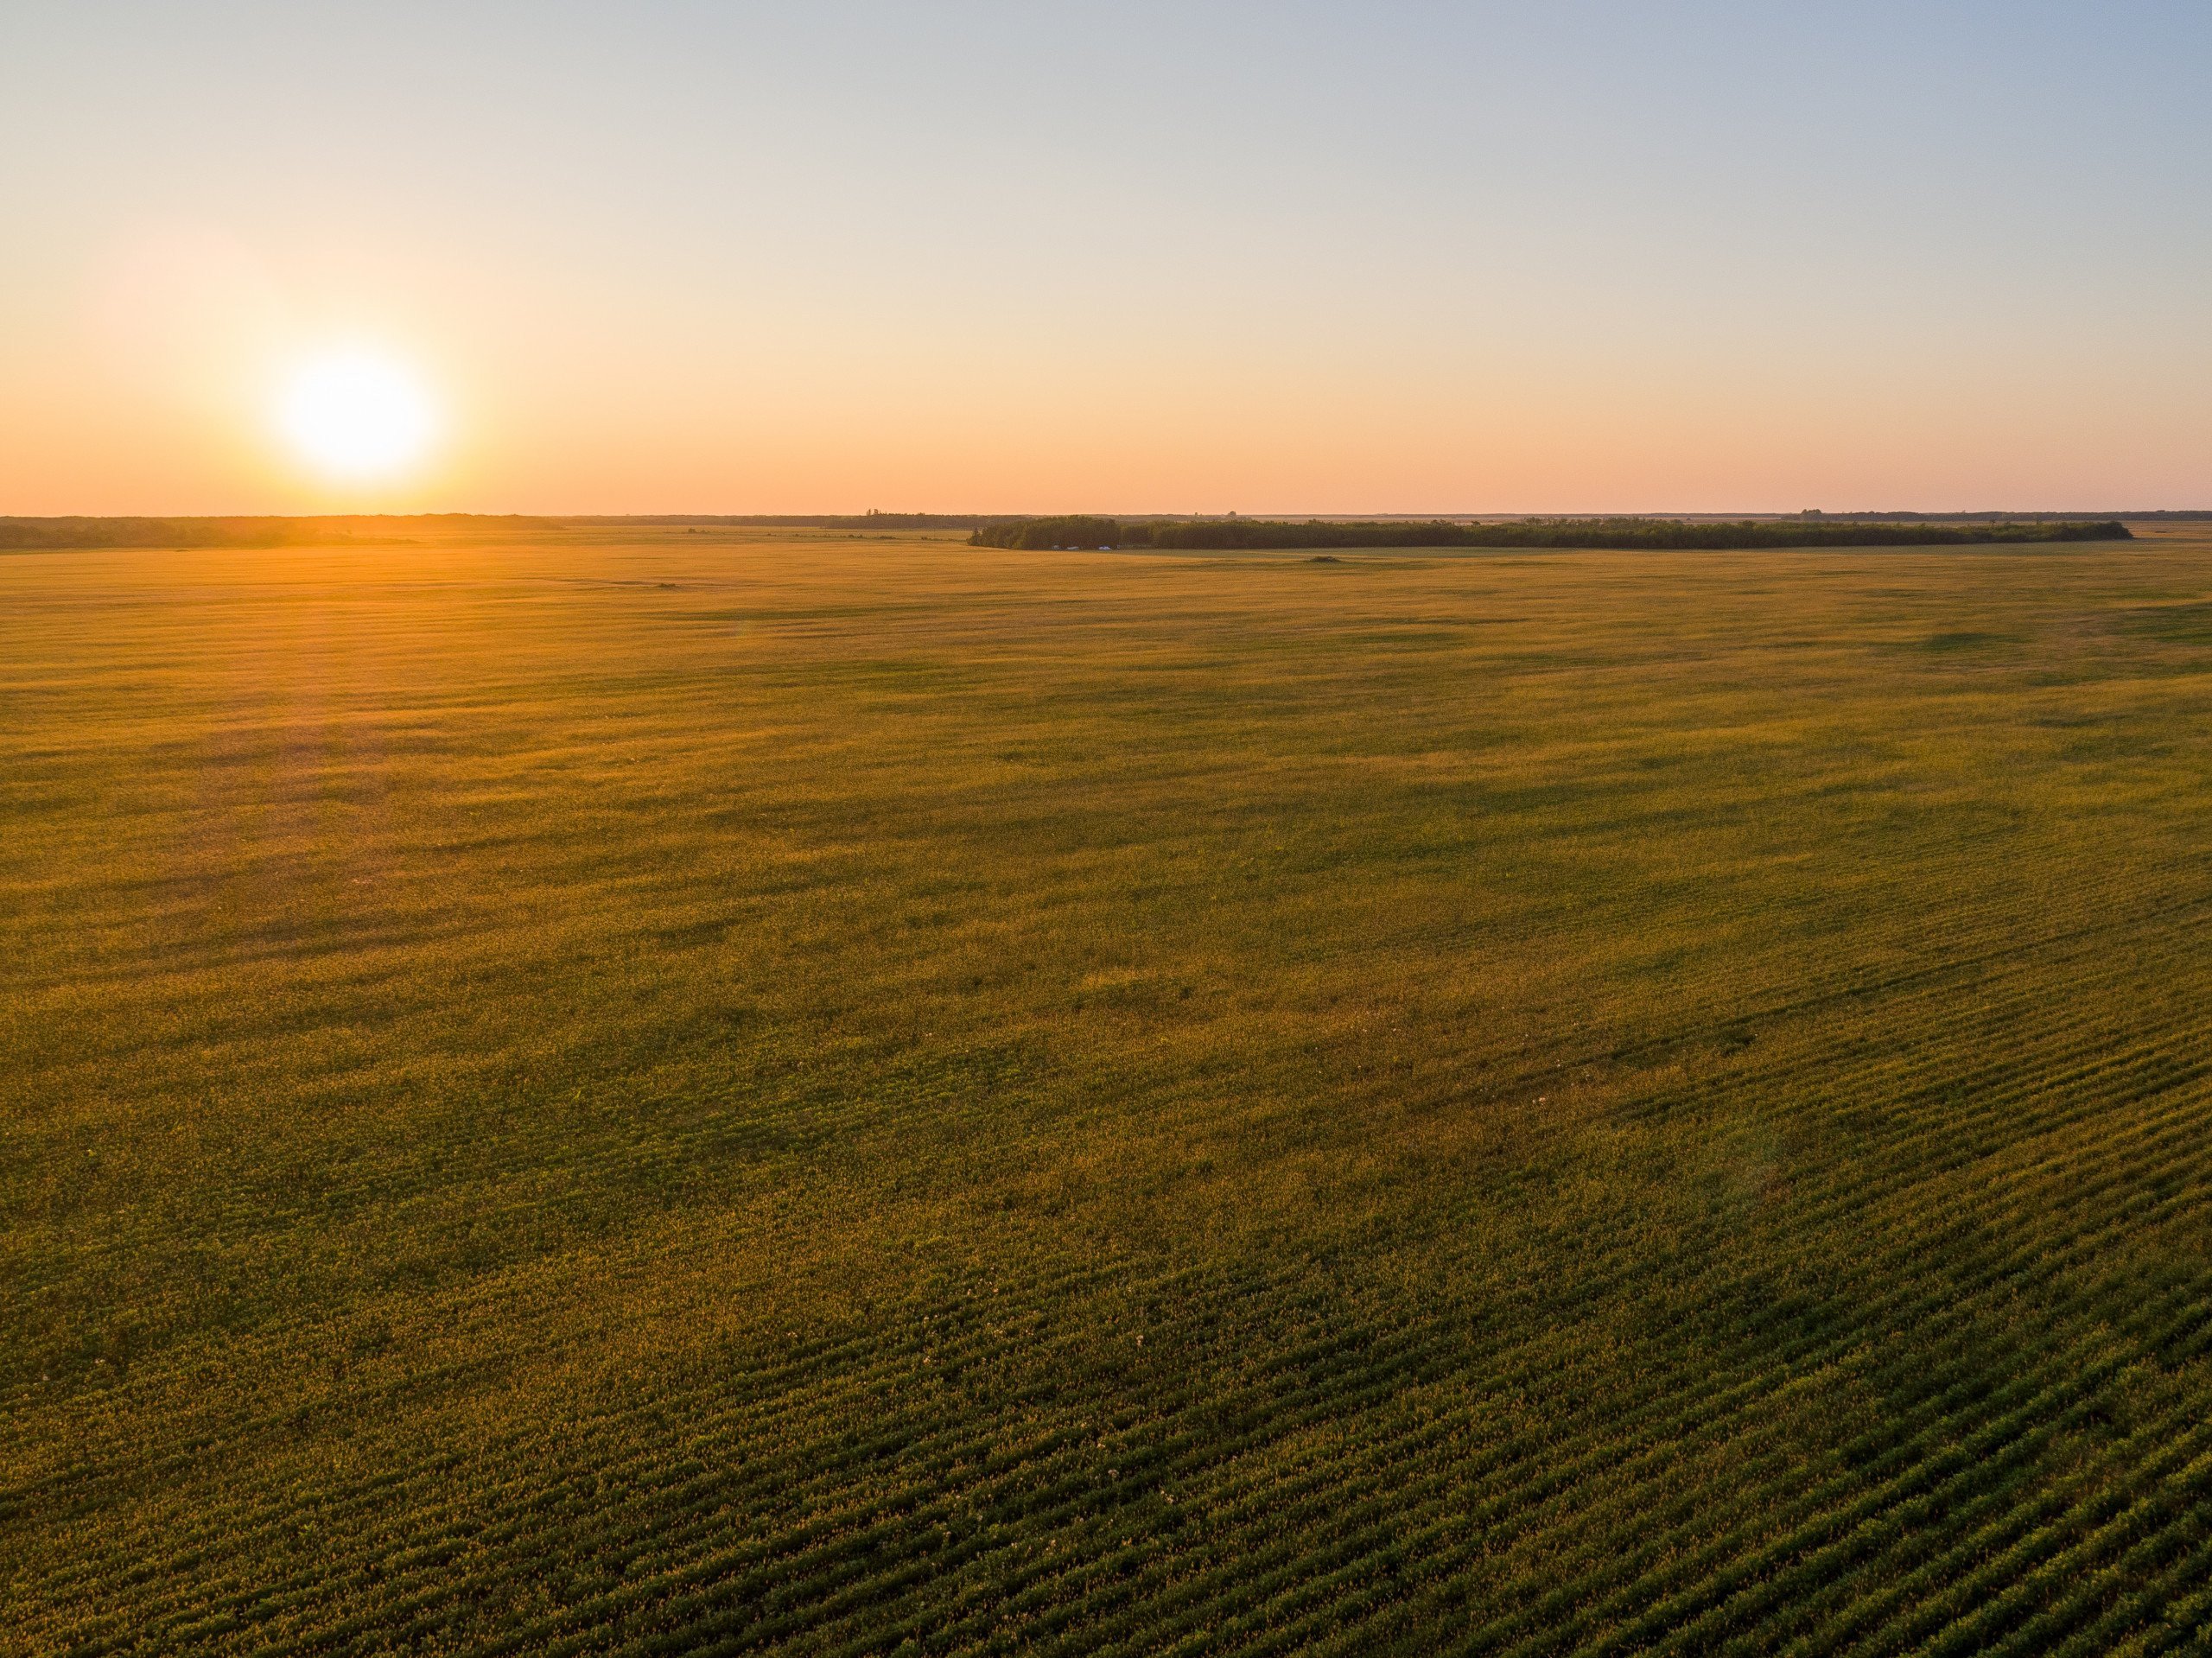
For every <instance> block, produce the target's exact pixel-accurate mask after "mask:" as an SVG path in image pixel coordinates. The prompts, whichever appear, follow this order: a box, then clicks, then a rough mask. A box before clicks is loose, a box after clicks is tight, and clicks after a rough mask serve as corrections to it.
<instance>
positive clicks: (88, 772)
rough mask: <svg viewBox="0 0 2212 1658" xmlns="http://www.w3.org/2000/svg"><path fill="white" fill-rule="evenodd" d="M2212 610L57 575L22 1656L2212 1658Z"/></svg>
mask: <svg viewBox="0 0 2212 1658" xmlns="http://www.w3.org/2000/svg"><path fill="white" fill-rule="evenodd" d="M2208 590H2212V540H2208V539H2206V538H2203V537H2198V536H2196V535H2195V534H2193V533H2190V532H2183V531H2162V532H2159V533H2157V534H2153V535H2150V536H2146V537H2145V538H2144V539H2141V540H2139V541H2136V542H2133V543H2120V544H2117V545H2087V544H2085V545H2082V546H2079V547H2069V548H2066V549H2061V550H2056V551H2054V550H2052V549H2024V550H2021V551H2017V552H2016V551H2012V550H2009V549H1989V548H1985V547H1978V548H1972V549H1959V550H1955V551H1952V550H1943V549H1930V550H1922V551H1910V550H1904V549H1873V550H1865V551H1853V550H1826V551H1821V552H1818V553H1807V552H1804V551H1789V552H1782V553H1763V552H1719V553H1714V552H1705V553H1684V554H1677V553H1664V552H1633V553H1575V552H1548V553H1547V554H1545V555H1544V556H1541V557H1540V558H1526V557H1521V558H1510V559H1509V558H1500V557H1492V556H1479V557H1478V556H1440V557H1434V558H1428V557H1422V556H1417V555H1407V554H1393V555H1391V556H1389V557H1387V558H1386V557H1378V556H1369V555H1367V554H1364V553H1356V554H1351V555H1347V556H1345V557H1344V559H1343V561H1342V565H1341V568H1338V569H1316V568H1314V567H1313V564H1312V563H1310V562H1308V561H1306V559H1305V558H1303V557H1300V556H1281V557H1257V556H1255V557H1246V558H1224V557H1222V556H1215V555H1191V556H1181V555H1175V554H1170V553H1160V552H1154V553H1150V554H1147V555H1145V556H1116V555H1107V554H1059V555H1055V554H1050V553H1043V554H1040V553H1036V552H1005V551H998V550H995V549H981V548H970V547H968V546H965V545H963V544H960V539H959V538H958V537H946V536H939V535H930V534H908V535H901V536H897V537H887V536H876V535H871V536H869V537H866V538H853V537H840V536H833V535H831V534H829V532H821V533H806V532H772V531H757V532H747V533H742V534H741V533H737V532H730V533H727V534H718V535H716V536H714V537H706V536H696V535H695V536H690V537H686V536H685V535H684V534H683V533H682V532H680V531H671V532H651V531H641V530H620V531H617V530H603V531H602V530H593V531H591V532H589V533H582V532H577V533H564V534H563V535H560V536H557V537H555V536H549V535H546V534H542V533H539V532H538V531H537V530H536V529H534V528H533V527H531V526H528V525H524V526H520V527H518V528H517V529H515V530H513V531H512V534H511V536H510V537H509V538H508V539H505V540H501V539H499V537H497V536H493V535H490V534H488V533H483V532H480V531H477V530H472V532H471V534H470V536H469V537H467V539H461V538H458V537H456V538H454V539H453V540H450V541H437V540H435V539H423V540H419V541H417V542H416V543H410V544H405V545H392V546H378V545H374V544H367V543H356V544H346V545H338V546H315V547H294V548H284V549H235V548H233V549H194V550H188V551H177V550H174V549H148V550H130V551H69V552H54V553H26V554H22V555H19V556H10V558H8V559H6V560H4V561H0V757H3V759H4V764H0V891H3V892H4V904H3V905H0V916H4V917H5V920H4V921H3V922H0V928H3V929H4V935H5V936H4V943H5V945H6V951H7V956H6V963H7V964H6V967H5V969H4V971H5V974H6V975H7V977H6V983H7V994H6V995H5V996H4V997H0V1048H4V1051H6V1052H7V1053H8V1055H9V1056H10V1063H9V1064H8V1065H7V1066H6V1067H5V1068H4V1069H0V1123H4V1128H5V1134H6V1140H5V1148H6V1154H5V1156H4V1158H0V1205H4V1207H3V1208H0V1216H4V1232H0V1267H4V1270H0V1305H4V1309H5V1318H6V1328H7V1330H8V1331H9V1333H10V1339H9V1341H8V1342H6V1343H5V1344H0V1398H4V1400H5V1407H6V1413H7V1415H6V1420H7V1423H8V1428H7V1432H6V1435H5V1438H4V1439H0V1446H4V1450H0V1574H4V1575H3V1576H0V1582H4V1585H5V1593H6V1597H7V1602H8V1604H9V1605H10V1609H11V1620H12V1623H13V1625H14V1628H13V1630H12V1631H11V1633H12V1634H13V1636H14V1639H15V1641H16V1642H19V1643H20V1644H21V1645H22V1646H23V1647H24V1648H26V1649H35V1650H72V1649H77V1650H86V1651H94V1650H99V1651H132V1650H143V1651H148V1652H152V1651H160V1650H170V1649H175V1648H179V1647H183V1646H198V1647H205V1648H211V1649H216V1650H225V1649H236V1650H256V1651H264V1650H265V1651H276V1650H308V1649H312V1650H315V1651H321V1652H328V1651H334V1650H353V1649H368V1648H382V1647H388V1646H415V1647H420V1648H426V1649H427V1648H435V1647H446V1648H458V1647H467V1648H479V1647H480V1648H487V1649H496V1650H508V1649H524V1650H539V1649H545V1650H585V1649H588V1650H612V1651H636V1652H645V1651H650V1650H673V1649H690V1648H701V1647H707V1646H710V1645H715V1644H717V1643H719V1644H720V1645H721V1647H722V1648H725V1649H729V1650H753V1649H759V1650H789V1651H801V1650H804V1651H828V1650H836V1649H853V1650H876V1649H883V1650H889V1649H894V1648H898V1647H899V1643H900V1642H902V1641H906V1640H911V1641H912V1643H913V1649H915V1650H928V1651H945V1652H954V1651H970V1650H987V1649H1003V1648H1007V1647H1009V1646H1013V1645H1017V1644H1020V1645H1033V1646H1038V1647H1042V1648H1059V1649H1066V1650H1135V1649H1140V1648H1141V1649H1146V1650H1154V1649H1166V1648H1173V1647H1175V1646H1176V1645H1177V1643H1178V1642H1180V1643H1182V1644H1183V1646H1184V1648H1185V1649H1188V1650H1239V1649H1250V1650H1259V1649H1262V1648H1267V1649H1281V1648H1290V1647H1295V1646H1300V1645H1315V1646H1324V1647H1326V1646H1330V1645H1332V1643H1333V1646H1334V1648H1336V1649H1342V1650H1375V1649H1378V1648H1386V1647H1389V1645H1391V1644H1392V1643H1396V1644H1398V1645H1400V1646H1402V1647H1403V1648H1406V1649H1409V1650H1433V1649H1437V1648H1440V1647H1443V1646H1445V1645H1446V1644H1449V1643H1451V1642H1467V1643H1469V1644H1471V1646H1472V1647H1473V1648H1475V1649H1478V1650H1492V1651H1528V1652H1547V1651H1567V1650H1601V1649H1602V1650H1635V1649H1643V1648H1658V1647H1666V1646H1671V1648H1673V1649H1678V1650H1684V1651H1715V1650H1726V1649H1730V1648H1741V1649H1744V1650H1752V1649H1758V1650H1772V1649H1776V1648H1783V1647H1787V1646H1789V1645H1790V1644H1791V1643H1792V1642H1804V1643H1806V1645H1805V1649H1806V1650H1811V1649H1814V1648H1815V1647H1817V1648H1821V1649H1826V1650H1841V1649H1866V1650H1884V1651H1891V1650H1904V1649H1910V1648H1918V1647H1922V1646H1929V1645H1937V1644H1944V1645H1947V1646H1948V1648H1952V1649H1956V1650H1962V1651H1963V1650H2006V1649H2011V1650H2021V1651H2045V1650H2056V1649H2061V1648H2064V1647H2065V1646H2066V1644H2067V1643H2068V1642H2072V1643H2073V1645H2074V1647H2075V1648H2078V1649H2080V1650H2082V1651H2101V1650H2110V1649H2114V1648H2120V1647H2121V1646H2123V1645H2124V1644H2126V1642H2131V1641H2132V1642H2135V1643H2136V1645H2137V1648H2138V1649H2141V1650H2146V1651H2148V1650H2158V1649H2161V1648H2189V1647H2194V1646H2196V1645H2198V1644H2200V1643H2201V1642H2202V1640H2203V1639H2204V1638H2205V1635H2206V1620H2207V1618H2208V1617H2212V1599H2208V1598H2206V1595H2205V1591H2204V1590H2203V1586H2202V1585H2204V1584H2205V1583H2206V1582H2207V1581H2208V1579H2212V1519H2208V1518H2207V1516H2208V1515H2212V1509H2207V1507H2206V1506H2205V1504H2204V1502H2203V1501H2202V1498H2203V1495H2204V1492H2203V1489H2202V1488H2203V1486H2204V1483H2205V1470H2206V1469H2207V1468H2208V1467H2212V1428H2208V1426H2206V1424H2207V1422H2208V1420H2212V1225H2209V1224H2208V1223H2207V1221H2206V1219H2205V1216H2206V1214H2207V1213H2208V1210H2207V1207H2206V1200H2207V1198H2208V1197H2212V1135H2209V1134H2208V1130H2212V1061H2208V1060H2207V1059H2206V1058H2205V1057H2204V1054H2203V1050H2204V1047H2205V1043H2204V1033H2205V1031H2206V1029H2207V1018H2208V1013H2212V957H2208V956H2206V954H2205V952H2204V951H2203V950H2202V949H2201V948H2200V947H2199V943H2198V934H2199V931H2200V929H2201V928H2202V924H2204V921H2205V919H2206V918H2207V917H2208V915H2212V858H2208V855H2207V854H2208V853H2212V810H2208V809H2212V785H2208V781H2207V779H2208V778H2212V719H2208V715H2212V657H2205V656H2204V655H2203V654H2202V652H2200V651H2198V650H2197V649H2196V647H2197V646H2198V645H2202V644H2204V643H2207V642H2212V632H2208V631H2207V624H2206V622H2205V619H2204V615H2203V612H2204V610H2205V606H2204V601H2203V598H2202V595H2203V594H2205V593H2206V592H2207V591H2208Z"/></svg>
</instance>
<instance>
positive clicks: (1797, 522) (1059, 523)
mask: <svg viewBox="0 0 2212 1658" xmlns="http://www.w3.org/2000/svg"><path fill="white" fill-rule="evenodd" d="M2131 538H2132V537H2131V535H2130V532H2129V530H2128V528H2127V526H2126V524H2122V523H2121V522H2120V520H2118V519H2117V518H2112V519H2104V520H2099V521H2094V522H2093V521H2085V520H2071V519H2044V520H2027V521H2019V520H2014V521H2009V522H2001V523H1997V522H1986V521H1985V522H1980V523H1958V524H1940V523H1936V524H1931V523H1924V522H1923V523H1895V522H1891V523H1880V522H1867V521H1864V520H1851V521H1847V522H1841V523H1836V522H1830V521H1828V520H1827V519H1826V518H1781V519H1743V520H1739V521H1737V522H1734V523H1692V522H1686V521H1684V520H1682V519H1679V518H1522V519H1516V520H1513V521H1510V522H1508V523H1503V524H1465V523H1454V522H1452V521H1451V520H1448V519H1443V518H1439V519H1435V520H1433V521H1431V522H1428V523H1426V524H1421V523H1410V524H1409V523H1380V522H1368V523H1349V522H1342V521H1332V520H1328V519H1322V518H1309V519H1307V520H1306V521H1305V522H1304V523H1302V524H1300V523H1292V522H1289V521H1287V520H1281V519H1269V518H1215V519H1206V520H1201V521H1198V522H1195V523H1142V522H1140V523H1122V522H1120V521H1118V520H1116V519H1113V518H1030V519H1027V520H1023V521H1021V522H1019V523H1014V524H987V525H984V526H983V527H982V528H980V529H978V530H976V532H975V534H974V535H973V536H972V537H970V538H969V539H970V541H971V543H972V544H974V545H976V546H978V547H1017V548H1036V549H1045V548H1053V547H1164V548H1188V549H1193V550H1205V549H1217V550H1230V549H1244V548H1249V549H1255V550H1256V549H1268V548H1276V549H1287V548H1301V547H1593V548H1605V549H1636V548H1639V547H1650V548H1664V549H1675V550H1686V549H1707V548H1710V549H1724V548H1732V547H1733V548H1764V547H1928V546H1950V545H1957V544H1962V543H1980V542H2032V541H2126V540H2129V539H2131Z"/></svg>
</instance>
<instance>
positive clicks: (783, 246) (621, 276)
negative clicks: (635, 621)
mask: <svg viewBox="0 0 2212 1658" xmlns="http://www.w3.org/2000/svg"><path fill="white" fill-rule="evenodd" d="M0 40H3V41H4V44H0V157H3V158H4V159H0V227H3V228H0V249H4V252H5V257H4V258H0V513H29V514H45V513H74V512H85V513H105V512H134V513H199V512H290V511H419V510H438V511H525V512H548V513H556V512H836V511H864V510H867V509H868V508H871V507H875V508H881V509H883V510H886V511H1001V512H1018V511H1101V512H1130V513H1134V512H1146V511H1160V512H1221V511H1242V512H1245V513H1248V514H1254V513H1262V512H1265V513H1285V512H1287V513H1307V512H1313V513H1347V512H1352V513H1356V512H1361V511H1389V512H1426V511H1436V512H1459V511H1496V512H1551V511H1557V512H1587V511H1796V510H1799V509H1802V508H1804V507H1808V506H1819V507H1822V508H1825V509H1827V510H1830V511H1837V510H1847V509H1882V508H1910V509H1918V510H1929V511H1940V510H1944V509H1965V508H1976V507H2011V508H2021V509H2030V508H2033V509H2079V510H2095V509H2110V510H2117V509H2124V508H2135V509H2142V508H2152V507H2187V506H2195V507H2212V187H2208V183H2207V181H2208V180H2212V99H2209V98H2207V97H2206V95H2205V92H2204V87H2205V86H2206V84H2207V77H2208V71H2212V5H2207V4H2205V3H2204V0H2184V3H2134V0H2098V3H2075V4H2040V3H2035V0H2005V3H1976V4H1963V3H1948V0H1914V3H1899V4H1889V3H1882V0H1849V3H1840V4H1827V3H1819V0H1790V3H1782V0H1766V3H1758V4H1748V3H1744V4H1718V3H1666V0H1635V3H1630V0H1612V3H1597V0H1587V3H1576V0H1545V3H1535V0H1524V3H1519V4H1513V5H1491V4H1482V3H1459V4H1410V3H1393V0H1359V3H1341V4H1310V3H1296V0H1272V3H1267V4H1211V3H1205V0H1194V3H1179V4H1158V5H1154V4H1104V3H1099V4H1090V5H1074V4H1062V3H1050V0H1024V3H1007V4H971V3H961V0H940V3H930V4H922V3H913V0H907V3H895V4H848V3H841V0H806V3H804V4H801V3H788V4H781V5H747V4H741V3H715V4H705V3H697V4H673V3H652V0H638V3H628V4H621V5H616V4H603V5H579V4H564V3H559V0H533V3H529V4H478V3H468V0H440V3H435V4H416V3H410V0H378V3H375V4H361V5H353V4H346V3H329V0H321V3H316V4H314V5H306V6H303V5H300V4H297V3H296V0H287V3H259V0H251V3H247V0H240V3H221V0H195V3H194V4H191V5H178V4H175V3H173V0H163V3H141V4H125V3H106V0H11V3H10V6H9V8H8V16H7V22H6V24H5V27H4V29H0ZM334 363H336V364H338V365H340V367H341V369H342V366H343V365H345V364H347V363H355V364H359V363H366V364H369V365H371V367H372V371H373V372H375V373H383V374H386V375H387V376H391V377H397V381H398V382H404V387H405V388H406V389H407V391H408V395H410V396H412V397H415V398H416V403H417V406H416V408H415V410H414V413H415V415H416V416H418V417H420V420H421V422H422V424H423V432H422V434H421V435H422V441H421V442H420V443H419V444H416V445H414V446H413V447H412V448H410V449H409V453H408V455H407V456H406V458H404V459H403V460H402V461H398V462H397V463H394V464H392V465H391V466H389V467H385V468H384V469H382V470H370V471H359V470H356V471H353V472H346V471H345V470H343V469H342V468H341V469H340V470H337V471H334V470H333V469H332V467H330V466H328V465H326V464H324V462H325V461H327V459H328V456H327V455H325V454H321V451H319V450H318V449H317V448H316V445H315V441H313V440H312V435H309V436H308V437H307V438H303V437H302V434H301V432H300V431H299V430H297V429H296V428H297V426H298V419H299V417H298V405H299V400H300V398H301V397H303V396H310V395H311V394H312V391H313V388H314V386H315V385H323V386H326V387H327V385H329V384H340V387H341V391H342V387H343V386H344V385H346V384H352V383H351V382H347V381H346V380H345V379H344V375H343V373H342V372H340V374H339V378H338V380H337V381H336V382H334V381H333V380H332V378H331V376H332V373H333V370H332V366H331V365H333V364H334ZM317 374H320V375H321V377H322V378H321V380H319V381H318V380H315V378H314V377H315V376H316V375H317ZM303 377H305V378H303ZM303 385H304V386H307V387H308V391H302V386H303ZM342 412H343V411H342V410H341V413H342ZM343 436H344V434H343V433H342V432H341V433H340V439H341V441H342V439H343ZM372 447H373V446H372ZM401 447H402V448H408V446H406V445H402V446H401Z"/></svg>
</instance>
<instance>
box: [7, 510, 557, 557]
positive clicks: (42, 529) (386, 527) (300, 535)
mask: <svg viewBox="0 0 2212 1658" xmlns="http://www.w3.org/2000/svg"><path fill="white" fill-rule="evenodd" d="M557 528H559V524H558V523H557V521H556V520H554V519H551V518H523V517H519V516H517V515H513V514H508V515H505V516H493V515H491V514H488V513H476V512H417V513H409V514H404V515H401V514H391V515H386V514H381V513H361V514H353V515H344V516H340V515H333V516H327V517H321V518H0V549H7V550H13V551H16V552H25V551H36V550H40V549H48V548H73V547H82V548H92V547H319V546H330V545H334V544H339V543H346V542H353V541H389V540H392V539H396V538H398V537H400V534H401V532H402V531H405V530H432V531H447V532H452V531H455V530H501V531H506V530H548V529H557Z"/></svg>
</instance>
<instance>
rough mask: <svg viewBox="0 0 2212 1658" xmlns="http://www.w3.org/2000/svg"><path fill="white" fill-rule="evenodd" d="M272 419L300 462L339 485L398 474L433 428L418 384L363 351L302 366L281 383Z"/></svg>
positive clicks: (404, 370)
mask: <svg viewBox="0 0 2212 1658" xmlns="http://www.w3.org/2000/svg"><path fill="white" fill-rule="evenodd" d="M277 418H278V423H279V424H280V425H281V426H282V428H283V432H284V435H285V436H286V438H288V439H289V441H290V442H291V444H292V447H293V448H295V449H296V450H298V452H299V454H300V456H301V458H302V459H303V460H305V461H307V462H308V464H309V465H311V466H313V467H315V468H316V469H317V470H318V471H320V472H322V473H326V474H327V475H328V476H330V477H332V478H334V479H340V480H346V481H368V480H376V479H386V478H391V477H392V476H394V475H396V474H397V473H403V472H404V471H406V470H407V469H408V468H409V467H411V466H413V465H414V464H415V463H416V462H417V461H420V460H421V459H422V458H423V454H424V453H425V451H427V450H428V449H429V446H430V442H431V440H432V439H433V438H435V436H436V435H437V429H438V421H437V412H436V410H435V408H434V407H433V405H432V403H431V400H430V395H429V391H428V389H427V388H426V387H425V386H424V385H423V382H422V380H421V378H419V377H418V376H416V374H414V373H413V372H411V371H410V369H409V368H408V367H407V366H406V365H404V364H403V363H401V362H398V361H397V360H396V359H392V358H391V357H389V356H386V355H385V354H383V353H379V352H375V351H370V350H365V349H347V350H342V351H333V352H327V353H323V354H321V355H319V356H316V357H314V358H310V359H308V360H307V361H306V362H303V363H302V364H301V365H299V366H298V367H297V368H296V369H295V370H294V371H293V372H292V374H291V377H290V378H289V380H287V381H286V382H285V384H284V388H283V396H282V397H281V398H280V400H279V403H278V405H277Z"/></svg>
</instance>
